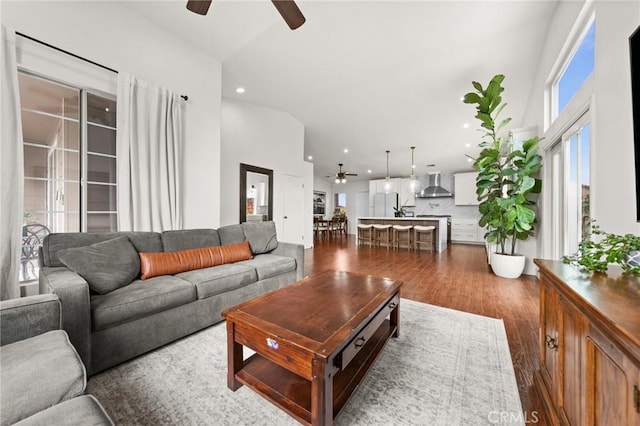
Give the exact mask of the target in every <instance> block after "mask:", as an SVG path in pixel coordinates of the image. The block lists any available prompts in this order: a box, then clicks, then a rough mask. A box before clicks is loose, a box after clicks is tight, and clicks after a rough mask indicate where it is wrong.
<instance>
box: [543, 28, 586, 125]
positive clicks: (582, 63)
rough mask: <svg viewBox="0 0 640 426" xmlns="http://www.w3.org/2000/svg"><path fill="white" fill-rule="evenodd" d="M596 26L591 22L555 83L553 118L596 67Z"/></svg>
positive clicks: (565, 105)
mask: <svg viewBox="0 0 640 426" xmlns="http://www.w3.org/2000/svg"><path fill="white" fill-rule="evenodd" d="M595 38H596V24H595V21H591V23H590V24H589V26H588V27H587V30H586V31H585V33H584V34H583V36H582V38H581V39H580V41H579V43H578V44H577V46H576V49H575V50H574V52H573V54H572V56H571V57H570V58H569V59H568V61H567V63H566V65H565V66H564V67H563V68H562V71H561V72H560V73H559V75H558V77H557V78H556V79H555V81H554V83H553V118H554V119H555V118H556V117H558V115H559V114H560V113H561V112H562V111H563V110H564V109H565V108H566V107H567V105H568V104H569V102H570V101H571V99H572V98H573V97H574V96H575V94H576V93H577V92H578V90H579V89H580V87H582V85H583V84H584V82H585V81H586V80H587V79H588V78H589V76H590V75H591V74H592V73H593V69H594V67H595Z"/></svg>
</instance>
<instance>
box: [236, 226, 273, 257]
mask: <svg viewBox="0 0 640 426" xmlns="http://www.w3.org/2000/svg"><path fill="white" fill-rule="evenodd" d="M242 229H243V230H244V235H245V236H246V237H247V240H248V241H249V245H250V246H251V252H252V253H253V254H262V253H268V252H270V251H271V250H273V249H275V248H277V247H278V240H277V238H276V224H275V222H272V221H269V222H246V223H243V224H242Z"/></svg>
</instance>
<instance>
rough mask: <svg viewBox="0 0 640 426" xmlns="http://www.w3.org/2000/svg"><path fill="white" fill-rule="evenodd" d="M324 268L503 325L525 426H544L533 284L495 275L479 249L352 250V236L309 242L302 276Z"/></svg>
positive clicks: (459, 246)
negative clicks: (387, 283)
mask: <svg viewBox="0 0 640 426" xmlns="http://www.w3.org/2000/svg"><path fill="white" fill-rule="evenodd" d="M325 269H336V270H343V271H352V272H361V273H366V274H370V275H374V276H381V277H389V278H393V279H399V280H402V281H403V282H404V285H403V287H402V291H401V295H402V297H404V298H406V299H411V300H416V301H419V302H424V303H430V304H433V305H438V306H444V307H447V308H451V309H457V310H461V311H465V312H471V313H474V314H478V315H485V316H488V317H493V318H501V319H503V321H504V325H505V329H506V331H507V338H508V340H509V348H510V350H511V359H512V361H513V366H514V370H515V374H516V379H517V381H518V387H519V390H520V400H521V401H522V409H523V411H524V415H525V419H524V420H527V421H528V423H534V422H535V421H534V420H537V421H538V422H537V424H539V425H544V424H547V423H546V421H545V418H544V416H543V411H542V403H541V402H540V399H539V397H538V394H537V393H536V391H535V389H534V388H533V372H534V371H535V370H536V369H537V365H538V359H539V355H538V327H539V324H540V319H539V293H538V280H537V278H535V277H531V276H525V275H523V276H522V277H521V278H519V279H516V280H511V279H505V278H499V277H496V276H495V275H494V274H493V273H492V272H491V269H490V266H489V265H488V264H487V261H486V254H485V249H484V246H480V245H468V244H450V245H449V247H448V248H447V250H446V251H445V252H444V253H429V252H421V253H414V252H408V251H407V250H406V249H403V250H399V251H396V250H389V251H387V249H385V248H371V247H368V246H357V245H356V242H355V237H354V236H352V235H350V236H348V237H338V238H333V239H328V240H319V241H316V242H315V246H314V248H312V249H307V250H305V275H311V274H314V273H317V272H320V271H323V270H325Z"/></svg>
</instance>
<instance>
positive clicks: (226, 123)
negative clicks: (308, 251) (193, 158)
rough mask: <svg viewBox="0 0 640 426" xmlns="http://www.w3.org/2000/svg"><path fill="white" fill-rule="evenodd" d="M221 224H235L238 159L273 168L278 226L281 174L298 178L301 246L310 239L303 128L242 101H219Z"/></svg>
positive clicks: (308, 174)
mask: <svg viewBox="0 0 640 426" xmlns="http://www.w3.org/2000/svg"><path fill="white" fill-rule="evenodd" d="M221 117H222V147H221V156H222V158H223V159H224V161H223V162H222V164H221V167H220V172H221V180H222V182H223V185H222V188H221V197H220V206H221V209H220V222H221V225H229V224H233V223H238V221H239V219H240V212H239V191H240V163H245V164H250V165H252V166H258V167H263V168H265V169H271V170H273V218H274V222H275V223H276V229H278V230H280V229H282V216H283V214H282V211H283V197H286V194H284V192H283V190H282V185H283V182H282V178H283V175H285V174H286V175H292V176H297V177H300V178H302V179H304V185H305V206H304V211H305V217H304V224H305V229H304V244H305V247H307V248H309V247H311V244H312V243H313V220H312V216H313V214H312V206H313V202H312V196H313V164H311V163H307V162H306V161H304V160H303V155H304V126H303V125H302V124H301V123H300V122H299V121H297V120H296V119H295V118H293V117H292V116H291V114H289V113H286V112H283V111H278V110H275V109H271V108H266V107H262V106H258V105H254V104H249V103H245V102H238V101H234V100H230V99H223V100H222V114H221Z"/></svg>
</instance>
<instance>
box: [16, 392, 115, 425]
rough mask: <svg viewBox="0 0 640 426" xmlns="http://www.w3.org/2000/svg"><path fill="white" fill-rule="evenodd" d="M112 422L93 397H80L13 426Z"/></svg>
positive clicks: (102, 423)
mask: <svg viewBox="0 0 640 426" xmlns="http://www.w3.org/2000/svg"><path fill="white" fill-rule="evenodd" d="M113 424H114V423H113V421H112V420H111V419H110V418H109V415H108V414H107V412H106V411H105V410H104V408H103V407H102V404H100V403H99V402H98V400H97V399H95V397H94V396H93V395H82V396H79V397H77V398H73V399H70V400H68V401H65V402H63V403H61V404H58V405H54V406H53V407H51V408H47V409H46V410H44V411H40V412H39V413H36V414H34V415H33V416H31V417H28V418H26V419H24V420H22V421H21V422H18V423H16V425H15V426H50V425H91V426H98V425H99V426H102V425H104V426H107V425H113Z"/></svg>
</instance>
